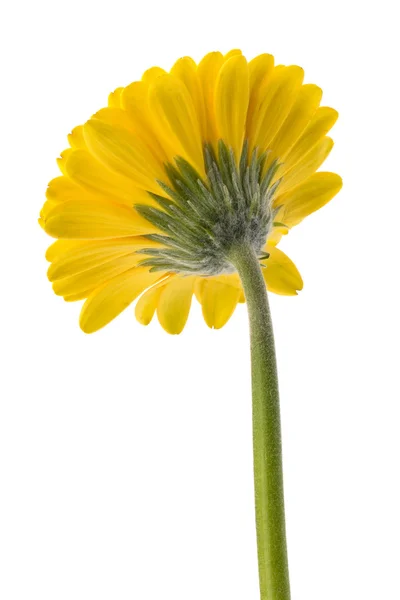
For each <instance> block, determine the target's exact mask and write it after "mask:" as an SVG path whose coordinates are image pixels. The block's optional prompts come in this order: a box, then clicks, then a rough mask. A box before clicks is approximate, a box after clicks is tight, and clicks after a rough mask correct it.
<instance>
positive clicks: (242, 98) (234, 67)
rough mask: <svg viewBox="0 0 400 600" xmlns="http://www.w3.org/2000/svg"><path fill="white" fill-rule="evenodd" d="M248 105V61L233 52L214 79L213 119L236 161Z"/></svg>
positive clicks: (239, 150) (240, 150)
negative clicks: (233, 153) (231, 149)
mask: <svg viewBox="0 0 400 600" xmlns="http://www.w3.org/2000/svg"><path fill="white" fill-rule="evenodd" d="M248 104H249V72H248V66H247V61H246V59H245V58H244V56H241V55H235V56H232V58H229V60H227V61H226V62H225V63H224V64H223V66H222V68H221V70H220V72H219V75H218V78H217V82H216V91H215V118H216V123H217V131H218V137H219V138H222V139H223V140H224V142H225V143H226V144H227V145H228V147H230V148H233V150H234V152H235V156H236V160H237V161H239V159H240V155H241V152H242V145H243V138H244V133H245V125H246V117H247V108H248Z"/></svg>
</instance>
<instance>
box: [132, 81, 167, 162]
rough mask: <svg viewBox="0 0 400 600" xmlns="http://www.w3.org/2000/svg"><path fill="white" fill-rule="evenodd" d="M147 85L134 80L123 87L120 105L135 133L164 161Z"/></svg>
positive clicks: (164, 156)
mask: <svg viewBox="0 0 400 600" xmlns="http://www.w3.org/2000/svg"><path fill="white" fill-rule="evenodd" d="M148 92H149V86H148V84H147V83H145V82H144V81H135V82H133V83H131V84H130V85H128V86H127V87H126V88H124V91H123V93H122V95H121V106H122V108H123V109H124V110H125V111H126V112H127V114H128V115H129V118H130V120H131V121H132V123H133V126H134V129H135V131H136V133H137V135H138V136H139V137H140V138H141V139H142V140H143V141H144V142H145V143H146V145H147V146H148V147H149V148H150V149H151V151H152V153H153V154H154V156H155V157H157V159H158V160H159V161H160V162H161V163H164V162H165V161H166V160H167V153H166V152H165V150H164V149H163V148H162V147H161V144H160V141H159V139H158V135H157V133H156V131H155V130H154V123H152V115H151V113H150V108H149V102H148Z"/></svg>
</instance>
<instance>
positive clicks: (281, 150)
mask: <svg viewBox="0 0 400 600" xmlns="http://www.w3.org/2000/svg"><path fill="white" fill-rule="evenodd" d="M321 96H322V92H321V90H320V88H319V87H317V86H316V85H313V84H303V70H302V69H301V68H300V67H297V66H289V67H285V66H282V65H279V66H274V59H273V57H272V56H271V55H269V54H262V55H260V56H257V57H256V58H254V59H253V60H252V61H250V62H249V63H248V62H247V60H246V59H245V58H244V56H242V54H241V52H240V51H239V50H233V51H231V52H229V53H228V54H227V55H225V56H223V55H222V54H221V53H220V52H212V53H210V54H207V55H206V56H205V57H204V58H203V59H202V60H201V62H200V63H199V64H198V65H196V63H195V62H194V61H193V60H192V59H191V58H187V57H186V58H181V59H180V60H178V61H177V62H176V63H175V65H174V66H173V67H172V69H171V71H170V72H169V73H167V72H165V71H164V70H163V69H160V68H159V67H153V68H152V69H149V70H148V71H146V72H145V73H144V75H143V77H142V80H141V81H136V82H134V83H131V84H130V85H128V86H127V87H125V88H118V89H116V90H115V91H114V92H113V93H112V94H111V95H110V97H109V102H108V107H107V108H103V109H101V110H100V111H98V112H97V113H96V114H95V115H94V116H93V117H92V118H91V119H89V121H87V123H85V125H81V126H78V127H76V128H75V129H73V131H72V133H71V134H70V136H69V143H70V148H68V149H67V150H65V151H64V152H63V153H62V154H61V158H60V159H59V161H58V162H59V167H60V170H61V172H62V176H60V177H57V178H56V179H53V180H52V181H51V182H50V184H49V188H48V190H47V201H46V202H45V204H44V206H43V209H42V212H41V217H40V223H41V225H42V227H43V228H44V229H45V231H46V232H47V233H48V234H49V235H51V236H53V237H55V238H59V239H58V240H57V241H56V242H54V243H53V244H52V245H51V246H50V248H49V249H48V251H47V255H46V256H47V259H48V260H49V261H50V262H51V265H50V268H49V270H48V276H49V279H50V281H52V282H53V289H54V291H55V293H56V294H58V295H60V296H63V297H64V298H65V300H67V301H74V300H83V299H85V303H84V305H83V308H82V312H81V317H80V325H81V327H82V329H83V331H85V332H87V333H91V332H93V331H97V330H98V329H100V328H101V327H103V326H104V325H106V324H107V323H109V322H110V321H111V320H112V319H114V317H116V316H117V315H118V314H119V313H120V312H121V311H123V310H124V309H125V308H126V307H127V306H128V305H129V304H131V302H133V300H135V299H136V298H137V297H139V296H140V298H139V300H138V302H137V304H136V317H137V319H138V321H139V322H140V323H143V324H144V325H147V324H148V323H150V321H151V319H152V318H153V316H154V313H155V312H156V311H157V315H158V319H159V321H160V323H161V325H162V326H163V327H164V329H165V330H166V331H168V332H169V333H180V332H181V331H182V329H183V327H184V326H185V323H186V320H187V318H188V314H189V310H190V305H191V301H192V297H193V295H194V294H195V295H196V297H197V299H198V300H199V302H200V303H201V305H202V309H203V315H204V319H205V321H206V323H207V325H209V327H215V328H217V329H218V328H220V327H222V326H223V325H224V324H225V323H226V322H227V321H228V319H229V318H230V317H231V315H232V313H233V312H234V310H235V307H236V305H237V303H238V302H244V301H245V298H246V302H247V306H248V313H249V321H250V341H251V361H252V387H253V444H254V481H255V505H256V526H257V545H258V562H259V577H260V596H261V599H262V600H290V585H289V573H288V561H287V551H286V535H285V514H284V501H283V479H282V458H281V433H280V415H279V394H278V380H277V369H276V359H275V350H274V339H273V330H272V322H271V317H270V312H269V304H268V296H267V289H268V290H270V291H271V292H275V293H277V294H285V295H296V294H297V291H298V290H301V289H302V286H303V282H302V279H301V276H300V274H299V272H298V270H297V268H296V267H295V265H294V264H293V262H292V261H291V260H290V259H289V258H288V257H287V256H286V255H285V254H284V253H283V252H282V251H281V250H278V248H277V247H276V246H277V244H278V242H279V241H280V239H281V237H282V236H283V235H285V234H287V233H288V231H289V230H290V229H291V228H292V227H293V226H295V225H297V224H298V223H300V222H301V221H302V220H303V219H304V218H305V217H306V216H307V215H309V214H310V213H312V212H314V211H316V210H318V209H319V208H321V207H322V206H324V205H325V204H326V203H327V202H328V201H329V200H330V199H331V198H332V197H333V196H334V195H335V194H336V193H337V192H338V191H339V189H340V188H341V185H342V182H341V179H340V177H339V176H338V175H335V174H334V173H326V172H317V171H318V169H319V167H320V166H321V164H322V163H323V161H324V160H325V158H326V157H327V156H328V154H329V152H330V151H331V149H332V146H333V142H332V140H331V138H329V137H327V135H326V134H327V133H328V131H329V129H330V128H331V127H332V126H333V124H334V123H335V121H336V119H337V112H336V111H335V110H334V109H332V108H328V107H321V106H320V102H321ZM261 267H263V268H261Z"/></svg>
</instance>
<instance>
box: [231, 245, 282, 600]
mask: <svg viewBox="0 0 400 600" xmlns="http://www.w3.org/2000/svg"><path fill="white" fill-rule="evenodd" d="M230 258H231V261H232V264H233V265H234V266H235V267H236V269H237V271H238V273H239V276H240V279H241V281H242V285H243V289H244V293H245V297H246V302H247V307H248V313H249V322H250V342H251V372H252V394H253V452H254V487H255V509H256V527H257V550H258V568H259V579H260V598H261V600H290V586H289V571H288V560H287V549H286V531H285V507H284V497H283V474H282V445H281V424H280V410H279V392H278V375H277V368H276V357H275V344H274V335H273V330H272V321H271V314H270V310H269V303H268V296H267V290H266V286H265V281H264V278H263V275H262V271H261V267H260V264H259V261H258V259H257V256H256V255H255V252H254V251H253V249H252V248H248V247H243V246H242V247H239V248H235V249H234V250H233V251H232V253H231V255H230ZM267 264H268V263H267ZM267 268H268V267H267Z"/></svg>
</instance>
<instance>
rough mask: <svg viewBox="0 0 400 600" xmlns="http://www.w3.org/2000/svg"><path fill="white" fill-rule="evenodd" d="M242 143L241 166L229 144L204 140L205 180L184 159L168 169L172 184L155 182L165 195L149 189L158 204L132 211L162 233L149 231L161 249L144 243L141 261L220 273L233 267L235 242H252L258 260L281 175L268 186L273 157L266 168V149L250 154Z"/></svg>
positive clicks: (170, 268) (190, 271) (155, 266)
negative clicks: (136, 212)
mask: <svg viewBox="0 0 400 600" xmlns="http://www.w3.org/2000/svg"><path fill="white" fill-rule="evenodd" d="M248 154H249V153H248V144H247V142H246V143H245V144H244V145H243V150H242V153H241V157H240V161H239V165H237V164H236V160H235V155H234V152H233V149H232V148H228V147H227V145H226V144H225V143H224V142H223V141H222V140H220V141H219V143H218V155H216V154H215V152H214V150H213V148H212V146H211V145H210V144H205V145H204V162H205V167H206V173H207V181H204V180H203V179H202V178H201V177H200V175H199V174H198V173H197V171H196V170H195V169H194V168H193V167H192V166H191V165H190V164H189V163H188V162H187V161H186V160H185V159H183V158H180V157H179V158H177V159H176V160H175V163H176V166H175V167H174V166H172V165H167V167H166V170H167V174H168V176H169V180H170V182H171V185H172V187H170V186H168V185H166V184H165V183H164V182H162V181H158V183H159V185H160V187H161V188H162V189H163V191H164V192H165V193H166V194H167V195H168V196H169V198H165V197H163V196H159V195H157V194H154V193H151V192H150V196H151V197H152V198H153V199H154V200H155V201H156V202H157V204H158V205H159V206H160V208H157V207H154V206H147V205H136V206H135V208H136V210H137V211H138V212H139V213H140V214H141V215H142V216H143V217H144V218H146V219H147V220H148V221H150V222H151V223H152V224H153V225H155V226H156V227H157V228H158V229H159V230H160V231H161V232H162V234H152V235H148V236H146V237H148V238H149V239H151V240H152V241H153V242H159V243H160V244H162V246H161V247H159V248H157V247H156V248H154V247H152V248H144V249H141V250H140V254H148V255H149V257H148V258H145V259H144V260H142V261H141V262H140V264H141V265H142V266H148V267H150V271H169V272H175V273H187V274H198V275H206V276H212V275H218V274H222V273H233V272H234V271H235V269H234V267H233V266H232V264H231V262H230V258H229V254H230V251H231V249H232V248H233V247H236V246H239V245H246V246H251V247H252V248H253V249H254V251H255V252H256V254H257V256H259V257H260V259H265V258H268V254H266V253H265V251H264V252H263V247H264V246H265V243H266V240H267V237H268V233H269V232H270V231H271V229H272V226H273V219H274V216H275V215H276V213H277V212H278V208H272V200H273V197H274V193H275V191H276V190H277V188H278V186H279V184H280V180H278V181H276V182H275V183H274V184H272V185H271V181H272V180H273V177H274V175H275V173H276V171H277V169H278V168H279V163H278V161H277V160H275V161H273V162H272V164H271V165H270V166H269V167H268V168H267V169H265V162H266V159H267V156H268V152H263V153H262V154H261V155H259V156H257V150H256V149H254V150H253V152H252V155H251V157H249V155H248Z"/></svg>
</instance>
